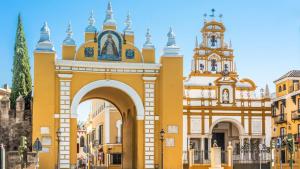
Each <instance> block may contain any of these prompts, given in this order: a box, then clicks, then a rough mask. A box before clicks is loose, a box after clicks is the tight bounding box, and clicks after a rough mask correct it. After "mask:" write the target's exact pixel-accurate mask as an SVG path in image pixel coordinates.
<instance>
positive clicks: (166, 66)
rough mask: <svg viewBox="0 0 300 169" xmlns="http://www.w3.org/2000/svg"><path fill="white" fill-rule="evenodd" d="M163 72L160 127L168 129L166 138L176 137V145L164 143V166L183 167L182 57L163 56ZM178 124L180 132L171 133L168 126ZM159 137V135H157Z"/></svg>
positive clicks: (159, 109) (161, 77)
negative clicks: (171, 145)
mask: <svg viewBox="0 0 300 169" xmlns="http://www.w3.org/2000/svg"><path fill="white" fill-rule="evenodd" d="M161 64H162V68H161V74H160V76H159V85H158V87H159V88H158V90H159V97H158V98H159V100H158V101H159V107H158V112H159V114H160V127H161V128H162V129H164V130H165V131H166V134H165V138H166V139H175V146H174V147H167V146H166V144H165V145H164V161H165V162H164V167H165V168H172V169H179V168H182V123H183V121H182V116H183V115H182V112H183V106H182V99H183V91H182V89H183V84H182V75H183V68H182V64H183V61H182V57H176V56H175V57H164V56H163V57H161ZM170 125H176V126H177V127H178V134H169V133H168V126H170ZM156 138H157V139H159V137H156Z"/></svg>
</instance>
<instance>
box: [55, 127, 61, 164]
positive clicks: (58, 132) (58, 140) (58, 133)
mask: <svg viewBox="0 0 300 169" xmlns="http://www.w3.org/2000/svg"><path fill="white" fill-rule="evenodd" d="M60 136H61V131H60V128H58V129H57V131H56V137H57V169H59V146H60Z"/></svg>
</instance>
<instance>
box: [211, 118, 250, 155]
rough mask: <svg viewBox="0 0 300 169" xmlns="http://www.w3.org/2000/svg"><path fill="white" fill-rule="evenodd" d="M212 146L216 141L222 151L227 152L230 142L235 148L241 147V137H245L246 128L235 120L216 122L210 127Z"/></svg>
mask: <svg viewBox="0 0 300 169" xmlns="http://www.w3.org/2000/svg"><path fill="white" fill-rule="evenodd" d="M210 135H211V145H213V144H214V141H215V140H216V142H217V144H218V146H219V147H221V149H222V150H224V151H225V150H226V149H227V146H228V145H229V142H230V143H231V145H232V146H233V147H234V148H235V147H239V142H240V140H239V139H240V137H241V136H243V135H244V128H243V126H242V125H241V124H240V122H238V121H237V120H235V119H229V118H228V119H220V120H216V121H215V122H214V123H213V124H212V125H211V127H210Z"/></svg>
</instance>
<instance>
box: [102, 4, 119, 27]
mask: <svg viewBox="0 0 300 169" xmlns="http://www.w3.org/2000/svg"><path fill="white" fill-rule="evenodd" d="M115 24H116V22H115V19H114V16H113V10H112V5H111V1H109V2H108V4H107V9H106V17H105V20H104V25H115Z"/></svg>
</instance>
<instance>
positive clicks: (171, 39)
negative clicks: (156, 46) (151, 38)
mask: <svg viewBox="0 0 300 169" xmlns="http://www.w3.org/2000/svg"><path fill="white" fill-rule="evenodd" d="M167 36H168V42H167V46H176V40H175V33H174V31H173V29H172V27H170V29H169V32H168V34H167Z"/></svg>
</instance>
